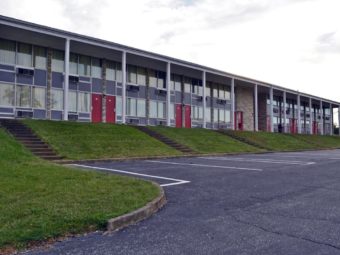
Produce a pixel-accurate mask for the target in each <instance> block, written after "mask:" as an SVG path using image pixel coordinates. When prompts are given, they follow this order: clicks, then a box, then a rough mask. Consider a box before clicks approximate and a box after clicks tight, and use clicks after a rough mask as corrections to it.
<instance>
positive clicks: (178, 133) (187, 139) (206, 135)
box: [149, 127, 259, 153]
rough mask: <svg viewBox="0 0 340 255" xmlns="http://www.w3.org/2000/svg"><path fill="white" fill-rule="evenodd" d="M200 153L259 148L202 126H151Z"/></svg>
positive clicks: (252, 150) (248, 150) (231, 151)
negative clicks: (190, 127) (189, 127)
mask: <svg viewBox="0 0 340 255" xmlns="http://www.w3.org/2000/svg"><path fill="white" fill-rule="evenodd" d="M149 128H150V129H152V130H155V131H157V132H159V133H161V134H163V135H165V136H167V137H169V138H170V139H172V140H174V141H176V142H178V143H180V144H183V145H186V146H188V147H189V148H191V149H193V150H195V151H197V152H200V153H233V152H256V151H259V149H257V148H255V147H252V146H250V145H247V144H244V143H241V142H239V141H237V140H234V139H232V138H230V137H228V136H226V135H222V134H219V133H217V132H215V131H213V130H208V129H202V128H192V129H185V128H167V127H149Z"/></svg>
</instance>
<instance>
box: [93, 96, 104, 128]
mask: <svg viewBox="0 0 340 255" xmlns="http://www.w3.org/2000/svg"><path fill="white" fill-rule="evenodd" d="M92 122H95V123H97V122H102V95H98V94H92Z"/></svg>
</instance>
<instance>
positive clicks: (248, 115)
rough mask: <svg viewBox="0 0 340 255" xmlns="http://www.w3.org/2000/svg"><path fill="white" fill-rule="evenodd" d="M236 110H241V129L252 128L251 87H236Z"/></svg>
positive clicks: (252, 103) (252, 98)
mask: <svg viewBox="0 0 340 255" xmlns="http://www.w3.org/2000/svg"><path fill="white" fill-rule="evenodd" d="M235 109H236V111H241V112H243V130H247V131H253V130H254V96H253V89H252V88H243V87H236V107H235Z"/></svg>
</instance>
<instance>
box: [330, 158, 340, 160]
mask: <svg viewBox="0 0 340 255" xmlns="http://www.w3.org/2000/svg"><path fill="white" fill-rule="evenodd" d="M329 159H333V160H339V159H340V158H329Z"/></svg>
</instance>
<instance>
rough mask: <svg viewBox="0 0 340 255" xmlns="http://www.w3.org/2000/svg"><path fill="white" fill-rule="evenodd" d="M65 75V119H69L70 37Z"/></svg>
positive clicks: (66, 50) (66, 54) (67, 42)
mask: <svg viewBox="0 0 340 255" xmlns="http://www.w3.org/2000/svg"><path fill="white" fill-rule="evenodd" d="M64 64H65V75H64V118H63V119H64V120H68V87H69V72H70V39H69V38H66V40H65V61H64Z"/></svg>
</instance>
